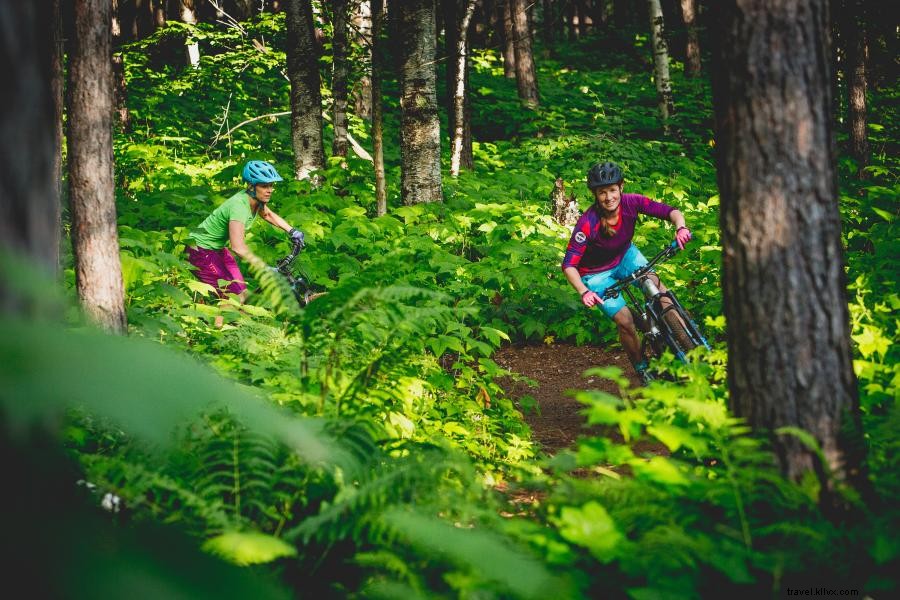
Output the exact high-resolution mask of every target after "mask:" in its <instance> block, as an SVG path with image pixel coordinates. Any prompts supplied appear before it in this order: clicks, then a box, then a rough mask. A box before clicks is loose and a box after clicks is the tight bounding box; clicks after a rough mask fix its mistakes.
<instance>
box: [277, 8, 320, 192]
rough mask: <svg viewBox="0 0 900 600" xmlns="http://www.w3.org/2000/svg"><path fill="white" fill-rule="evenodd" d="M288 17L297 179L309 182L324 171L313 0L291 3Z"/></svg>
mask: <svg viewBox="0 0 900 600" xmlns="http://www.w3.org/2000/svg"><path fill="white" fill-rule="evenodd" d="M285 13H286V15H285V16H286V19H287V66H288V79H290V81H291V144H292V146H293V150H294V177H296V178H297V179H306V178H308V177H309V176H310V173H312V172H313V171H315V170H318V169H322V168H324V167H325V150H324V146H323V144H322V92H321V90H320V89H319V85H320V81H321V79H320V77H319V64H318V53H317V52H316V42H315V37H314V34H313V17H312V6H311V4H310V0H288V1H287V2H286V3H285Z"/></svg>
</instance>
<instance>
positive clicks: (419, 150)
mask: <svg viewBox="0 0 900 600" xmlns="http://www.w3.org/2000/svg"><path fill="white" fill-rule="evenodd" d="M397 10H398V12H399V13H400V15H399V17H400V27H401V31H402V47H403V50H402V56H401V69H400V78H401V81H400V89H401V97H400V114H401V116H400V163H401V177H400V179H401V182H400V187H401V193H402V195H403V203H404V204H407V205H410V204H419V203H422V202H441V201H442V200H443V197H442V190H441V130H440V123H439V121H438V104H437V93H436V89H435V83H436V73H435V48H436V40H435V20H434V16H435V7H434V0H408V1H405V2H403V3H401V4H400V5H399V6H398V7H397Z"/></svg>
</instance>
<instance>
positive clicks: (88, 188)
mask: <svg viewBox="0 0 900 600" xmlns="http://www.w3.org/2000/svg"><path fill="white" fill-rule="evenodd" d="M74 10H75V34H74V36H73V40H72V50H71V54H70V56H69V82H68V91H69V113H68V126H69V128H68V151H69V154H68V158H69V202H70V204H71V216H72V248H73V251H74V255H75V286H76V288H77V289H78V297H79V298H80V299H81V303H82V305H83V307H84V309H85V312H86V313H87V314H88V316H90V317H91V318H92V319H93V320H94V321H95V322H96V323H97V324H98V325H100V326H101V327H103V328H105V329H107V330H109V331H112V332H116V333H124V332H125V329H126V323H125V301H124V295H125V292H124V287H123V283H122V264H121V262H120V260H119V237H118V232H117V230H116V195H115V182H114V180H113V151H112V115H113V72H112V52H111V30H112V13H111V10H112V5H111V3H110V2H109V1H108V0H75V3H74Z"/></svg>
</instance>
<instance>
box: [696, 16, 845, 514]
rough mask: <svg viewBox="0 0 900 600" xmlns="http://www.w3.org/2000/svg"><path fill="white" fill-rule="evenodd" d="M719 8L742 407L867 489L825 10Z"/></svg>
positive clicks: (724, 201) (738, 408)
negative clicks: (803, 434) (811, 440)
mask: <svg viewBox="0 0 900 600" xmlns="http://www.w3.org/2000/svg"><path fill="white" fill-rule="evenodd" d="M713 9H714V10H715V12H716V14H715V15H713V18H712V19H711V22H713V23H716V24H717V27H716V31H715V33H716V34H717V36H718V39H717V40H716V47H715V51H714V52H713V54H712V56H713V59H714V68H713V100H714V107H715V117H716V119H715V120H716V150H717V156H716V159H717V173H718V183H719V192H720V195H721V217H720V218H721V226H722V252H723V256H722V260H723V265H722V267H723V268H722V273H723V276H722V281H723V288H724V300H725V316H726V319H727V322H728V333H727V337H728V387H729V390H730V397H731V404H732V406H733V409H734V412H735V413H736V414H737V415H738V416H740V417H744V418H745V419H747V420H748V421H749V423H750V425H751V426H753V427H754V428H756V429H758V430H767V431H769V432H775V433H777V429H778V428H780V427H800V428H802V429H805V430H806V431H808V432H810V433H811V434H812V435H813V436H814V437H815V438H816V439H817V440H818V443H819V444H820V446H821V448H822V450H823V452H824V456H825V460H826V461H827V466H828V467H829V468H830V469H832V471H833V472H834V473H835V474H836V475H837V476H838V478H839V479H856V480H861V474H860V472H859V468H860V464H861V462H860V456H859V454H858V452H859V451H860V449H861V445H859V446H857V445H856V444H855V442H857V441H858V439H859V438H858V436H859V432H860V423H859V399H858V396H857V388H856V377H855V376H854V373H853V366H852V360H851V352H850V330H849V325H848V310H847V298H846V296H845V285H846V281H845V276H844V257H843V253H842V249H841V238H840V214H839V213H838V194H837V181H836V176H835V168H834V160H835V150H834V139H833V134H832V130H831V118H830V116H831V110H830V102H831V98H830V95H831V88H830V85H829V76H830V74H829V71H828V58H829V57H830V54H829V53H828V49H827V46H828V39H827V38H828V12H827V0H792V1H790V2H784V1H781V2H775V1H768V2H760V1H758V0H730V1H727V2H726V1H724V0H723V1H722V2H717V3H714V8H713ZM842 427H846V429H845V430H844V431H845V432H851V433H850V437H849V438H848V437H843V436H842V435H841V432H842ZM853 438H856V439H853ZM773 444H774V448H775V451H776V453H777V455H778V458H779V460H780V462H781V466H782V467H783V470H784V472H785V473H786V474H787V475H788V476H789V477H791V478H793V479H795V480H799V479H800V478H801V477H802V476H803V474H804V473H806V472H807V471H809V470H815V471H816V473H817V474H818V475H819V476H820V477H822V470H821V468H820V466H819V464H818V461H817V459H816V457H815V455H814V454H813V452H811V451H810V450H809V449H808V448H807V447H806V446H805V445H804V444H802V443H801V442H800V441H799V440H798V439H797V438H795V437H794V436H791V435H774V436H773ZM829 487H830V486H829V485H826V487H823V490H827V489H829ZM823 501H825V502H826V503H827V502H828V500H827V499H826V498H824V497H823Z"/></svg>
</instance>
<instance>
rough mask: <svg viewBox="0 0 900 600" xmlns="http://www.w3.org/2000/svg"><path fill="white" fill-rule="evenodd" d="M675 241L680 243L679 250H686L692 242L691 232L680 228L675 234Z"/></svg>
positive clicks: (685, 228)
mask: <svg viewBox="0 0 900 600" xmlns="http://www.w3.org/2000/svg"><path fill="white" fill-rule="evenodd" d="M675 241H676V242H678V248H679V250H684V247H685V246H686V245H687V243H688V242H689V241H691V230H690V229H688V228H687V227H684V226H682V227H679V228H678V231H676V232H675Z"/></svg>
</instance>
